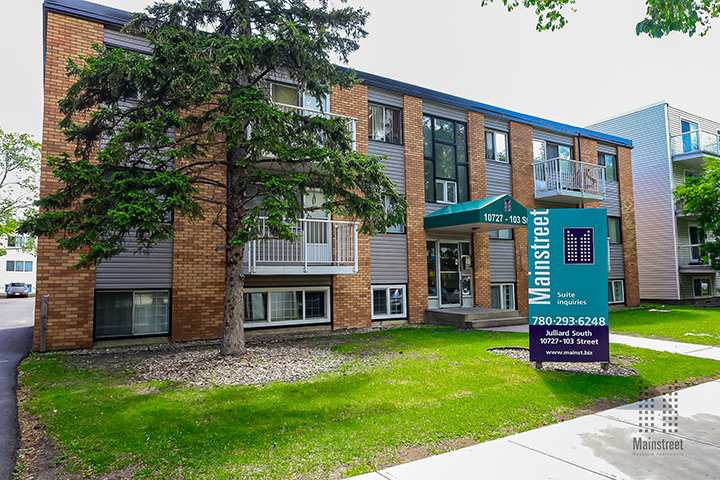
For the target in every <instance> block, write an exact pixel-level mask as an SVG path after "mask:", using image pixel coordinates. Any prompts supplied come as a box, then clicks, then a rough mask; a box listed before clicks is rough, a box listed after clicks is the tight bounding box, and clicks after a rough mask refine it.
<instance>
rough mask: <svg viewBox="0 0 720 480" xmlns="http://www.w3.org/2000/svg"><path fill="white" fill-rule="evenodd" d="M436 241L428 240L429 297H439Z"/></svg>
mask: <svg viewBox="0 0 720 480" xmlns="http://www.w3.org/2000/svg"><path fill="white" fill-rule="evenodd" d="M436 252H437V250H436V243H435V241H434V240H433V241H429V242H427V270H428V297H434V298H437V296H438V294H437V254H436Z"/></svg>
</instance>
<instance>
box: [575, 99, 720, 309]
mask: <svg viewBox="0 0 720 480" xmlns="http://www.w3.org/2000/svg"><path fill="white" fill-rule="evenodd" d="M589 128H593V129H596V130H599V131H601V132H605V133H608V134H610V135H622V136H623V137H626V138H630V139H632V141H633V146H634V148H633V162H632V164H633V179H634V189H635V216H636V223H637V227H636V228H637V243H638V269H639V277H640V297H641V298H642V299H643V300H677V301H689V302H693V303H694V302H698V301H700V302H701V303H704V301H705V300H708V299H711V298H712V297H718V296H720V293H719V292H718V287H720V283H719V281H718V280H719V278H718V276H717V274H716V273H715V272H714V271H713V270H712V269H711V268H710V264H709V262H708V261H707V259H706V258H704V256H703V255H702V253H701V251H700V248H699V247H700V245H699V244H700V243H702V241H703V239H704V235H705V234H704V233H703V232H702V230H701V229H700V227H699V226H698V224H697V220H696V218H695V217H694V216H692V215H685V214H684V213H683V208H682V206H680V205H676V204H675V197H674V196H673V193H672V191H673V189H674V188H675V187H677V186H678V185H681V184H682V183H684V182H685V179H686V178H688V177H691V176H696V175H701V174H702V172H703V165H704V158H706V157H708V156H711V157H716V158H717V157H720V150H719V145H720V144H719V138H720V137H719V134H720V122H714V121H712V120H708V119H706V118H702V117H699V116H697V115H693V114H691V113H687V112H684V111H682V110H678V109H677V108H675V107H672V106H670V105H668V104H667V103H665V102H660V103H656V104H654V105H649V106H647V107H643V108H639V109H637V110H634V111H632V112H629V113H625V114H622V115H618V116H616V117H613V118H610V119H608V120H603V121H601V122H598V123H595V124H593V125H591V126H590V127H589ZM620 181H622V178H620Z"/></svg>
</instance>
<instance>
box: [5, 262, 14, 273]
mask: <svg viewBox="0 0 720 480" xmlns="http://www.w3.org/2000/svg"><path fill="white" fill-rule="evenodd" d="M5 270H6V271H8V272H14V271H15V262H14V261H13V260H8V261H7V263H6V264H5Z"/></svg>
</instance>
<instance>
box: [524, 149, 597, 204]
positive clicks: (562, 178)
mask: <svg viewBox="0 0 720 480" xmlns="http://www.w3.org/2000/svg"><path fill="white" fill-rule="evenodd" d="M533 173H534V177H535V197H536V198H541V197H548V196H552V195H569V196H574V197H587V198H592V199H600V200H602V199H604V198H605V167H604V166H603V165H596V164H594V163H587V162H579V161H577V160H568V159H564V158H552V159H550V160H543V161H541V162H536V163H534V164H533Z"/></svg>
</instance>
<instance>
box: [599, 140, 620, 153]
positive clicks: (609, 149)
mask: <svg viewBox="0 0 720 480" xmlns="http://www.w3.org/2000/svg"><path fill="white" fill-rule="evenodd" d="M597 150H598V152H599V153H609V154H610V155H617V147H616V146H615V145H605V144H604V143H598V144H597Z"/></svg>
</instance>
